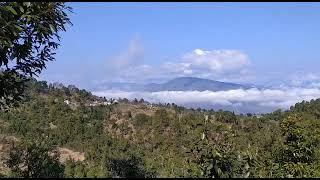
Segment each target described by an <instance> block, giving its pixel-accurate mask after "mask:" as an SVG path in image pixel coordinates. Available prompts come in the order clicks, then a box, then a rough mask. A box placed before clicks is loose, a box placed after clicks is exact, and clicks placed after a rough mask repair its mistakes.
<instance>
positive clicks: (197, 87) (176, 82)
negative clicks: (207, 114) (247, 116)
mask: <svg viewBox="0 0 320 180" xmlns="http://www.w3.org/2000/svg"><path fill="white" fill-rule="evenodd" d="M250 87H251V86H246V85H241V84H235V83H227V82H220V81H213V80H209V79H202V78H195V77H181V78H176V79H173V80H170V81H168V82H166V83H163V84H148V85H146V86H144V91H151V92H155V91H206V90H208V91H226V90H231V89H241V88H242V89H249V88H250Z"/></svg>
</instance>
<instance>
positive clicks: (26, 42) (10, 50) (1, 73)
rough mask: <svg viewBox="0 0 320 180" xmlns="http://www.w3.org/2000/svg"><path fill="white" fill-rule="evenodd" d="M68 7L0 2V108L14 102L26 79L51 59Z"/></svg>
mask: <svg viewBox="0 0 320 180" xmlns="http://www.w3.org/2000/svg"><path fill="white" fill-rule="evenodd" d="M70 10H71V9H70V7H68V6H66V5H65V4H64V3H62V2H49V3H48V2H1V3H0V27H1V30H0V109H5V108H8V107H9V106H12V105H16V104H17V101H20V100H21V99H22V93H23V92H24V88H25V81H27V80H28V79H29V78H30V77H33V76H37V75H38V74H39V73H40V72H41V71H42V69H43V68H45V67H46V63H47V62H48V61H53V60H54V54H55V50H56V49H57V48H58V46H59V44H58V41H60V36H59V32H60V31H65V30H66V29H65V26H66V24H71V22H70V20H69V18H68V16H67V12H69V11H70Z"/></svg>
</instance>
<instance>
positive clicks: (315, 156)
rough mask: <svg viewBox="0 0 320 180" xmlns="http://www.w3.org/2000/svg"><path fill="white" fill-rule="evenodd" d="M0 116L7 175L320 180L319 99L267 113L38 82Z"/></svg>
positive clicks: (1, 168)
mask: <svg viewBox="0 0 320 180" xmlns="http://www.w3.org/2000/svg"><path fill="white" fill-rule="evenodd" d="M25 96H26V98H25V99H24V102H23V103H21V104H20V105H19V106H18V107H14V108H10V109H7V110H3V111H1V112H0V133H1V137H0V157H1V163H0V176H2V177H215V178H217V177H320V160H319V157H320V156H319V155H320V154H319V153H320V147H319V146H320V145H319V140H320V99H317V100H312V101H311V102H302V103H297V104H296V105H294V106H292V107H291V108H290V110H288V111H285V112H283V111H281V110H278V111H275V112H273V113H270V114H265V115H262V116H257V115H252V114H246V115H242V114H241V115H236V114H234V113H233V112H229V111H222V110H205V109H197V110H195V109H186V108H183V107H180V106H177V105H175V104H150V103H148V102H145V101H144V100H143V99H141V100H137V99H136V100H134V101H129V100H127V99H119V100H118V101H114V100H112V101H111V102H110V101H107V99H105V98H103V97H96V96H93V95H92V94H91V93H90V92H87V91H85V90H79V89H78V88H76V87H74V86H67V87H65V86H62V85H57V84H49V85H48V84H47V83H46V82H44V81H36V80H32V81H30V82H29V84H28V89H27V91H26V92H25Z"/></svg>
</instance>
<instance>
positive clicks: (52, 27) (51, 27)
mask: <svg viewBox="0 0 320 180" xmlns="http://www.w3.org/2000/svg"><path fill="white" fill-rule="evenodd" d="M49 26H50V29H51V32H55V30H56V28H55V27H54V26H53V25H52V24H49Z"/></svg>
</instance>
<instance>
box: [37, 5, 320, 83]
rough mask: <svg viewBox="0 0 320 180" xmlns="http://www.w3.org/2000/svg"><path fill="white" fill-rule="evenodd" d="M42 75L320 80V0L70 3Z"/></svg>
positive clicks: (83, 79)
mask: <svg viewBox="0 0 320 180" xmlns="http://www.w3.org/2000/svg"><path fill="white" fill-rule="evenodd" d="M68 5H70V6H71V7H72V8H73V11H74V13H71V14H70V18H71V21H72V23H73V26H69V27H68V28H67V32H62V33H61V36H62V40H61V43H60V44H61V46H60V47H59V49H58V51H57V55H56V61H54V62H50V63H48V64H47V69H46V70H44V71H43V72H42V74H41V76H40V79H44V80H47V81H49V82H56V81H58V82H62V83H64V84H74V85H76V86H78V87H81V88H86V89H94V88H95V87H97V86H99V85H101V84H103V83H106V82H136V83H149V82H164V81H167V80H169V79H173V78H176V77H180V76H193V77H202V78H208V79H212V80H218V81H226V82H236V83H243V84H258V85H266V86H269V85H270V86H271V85H272V86H279V87H283V86H295V87H301V88H305V86H306V85H307V84H308V85H310V84H312V85H314V86H313V87H315V86H316V87H317V88H318V87H320V73H318V67H319V66H320V58H319V57H320V34H319V33H320V21H319V19H320V3H293V2H291V3H244V2H242V3H231V2H229V3H222V2H220V3H218V2H216V3H213V2H211V3H210V2H207V3H204V2H203V3H191V2H186V3H173V2H172V3H160V2H158V3H154V2H153V3H146V2H145V3H144V2H140V3H124V2H122V3H110V2H99V3H97V2H95V3H87V2H70V3H68Z"/></svg>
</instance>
